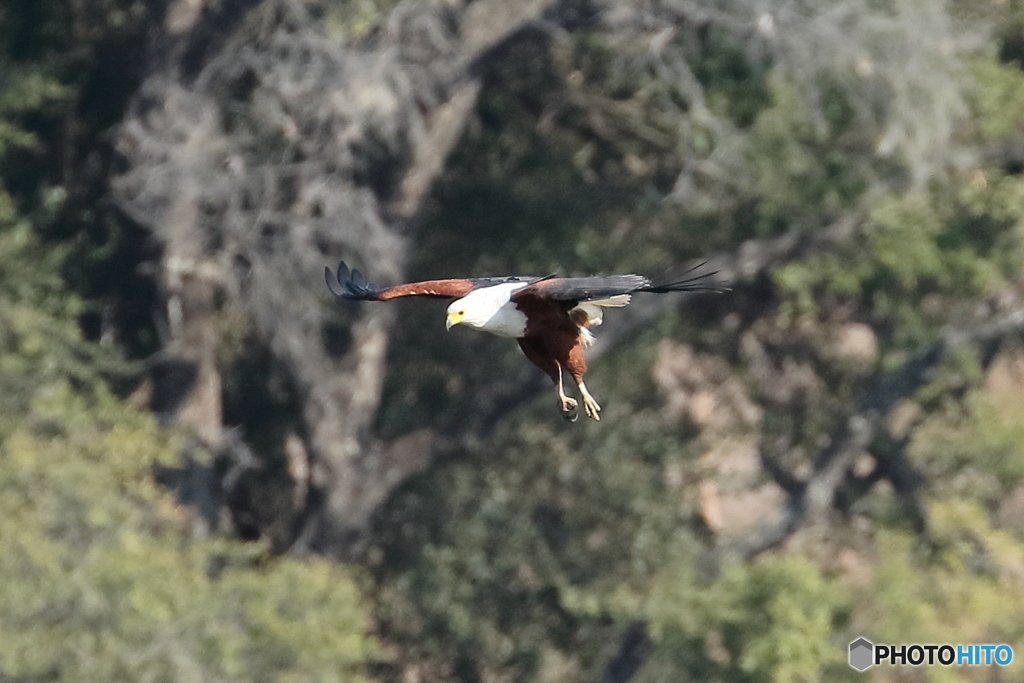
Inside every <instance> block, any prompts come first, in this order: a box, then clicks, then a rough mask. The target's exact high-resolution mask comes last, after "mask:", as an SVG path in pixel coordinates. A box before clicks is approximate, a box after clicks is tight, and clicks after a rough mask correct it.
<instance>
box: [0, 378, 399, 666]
mask: <svg viewBox="0 0 1024 683" xmlns="http://www.w3.org/2000/svg"><path fill="white" fill-rule="evenodd" d="M177 453H178V444H176V441H175V439H174V438H173V437H171V436H170V435H168V434H167V433H165V432H163V431H162V430H160V429H159V428H157V427H156V425H155V424H154V421H153V419H152V418H151V417H148V416H146V415H143V414H141V413H139V412H137V411H136V410H133V409H130V408H126V407H124V406H123V405H121V404H120V403H119V402H118V401H117V400H115V399H114V398H112V397H111V396H109V395H108V394H107V393H106V392H105V391H103V390H97V391H96V392H95V393H94V394H92V396H91V397H88V396H85V395H82V394H79V393H76V392H73V391H72V390H71V389H70V388H69V386H68V385H67V384H66V383H51V384H48V385H46V386H45V387H43V388H42V389H40V390H39V391H38V392H37V393H36V395H35V397H34V399H33V401H32V408H31V411H30V412H29V413H28V414H27V415H25V416H23V419H22V423H21V426H20V427H18V428H17V429H15V430H14V432H13V433H12V434H11V435H10V436H9V437H7V438H6V439H4V440H3V441H2V442H0V537H2V538H3V539H4V552H3V554H2V557H0V583H2V584H3V585H4V590H3V591H2V593H0V634H2V637H0V672H3V675H4V676H7V677H11V678H14V679H16V680H24V681H31V680H50V681H54V680H56V681H138V680H182V679H190V680H209V681H242V680H246V681H299V680H303V681H309V680H316V681H360V680H365V679H366V674H365V670H366V669H365V667H366V662H367V660H368V659H370V658H373V657H376V656H378V654H379V652H378V650H377V648H376V646H375V645H374V643H373V641H372V640H370V639H369V638H368V637H367V636H366V631H367V628H368V622H367V617H366V613H365V611H364V609H363V606H362V604H361V597H360V591H359V589H358V584H357V577H356V576H355V575H354V574H353V572H352V571H350V570H346V569H342V568H340V567H338V566H336V565H333V564H332V563H330V562H328V561H326V560H323V559H298V558H271V557H269V556H268V555H267V553H266V552H265V551H263V550H261V549H260V548H259V547H258V546H252V545H244V544H241V543H237V542H232V541H228V540H226V539H208V540H196V539H191V538H190V534H189V531H188V529H189V516H190V514H191V513H189V512H187V511H186V510H185V509H183V508H181V507H180V506H178V505H177V504H176V503H175V502H174V501H173V499H172V497H171V495H170V494H168V493H167V492H164V491H161V490H160V488H159V487H158V486H157V484H156V483H155V481H154V478H153V468H154V467H155V466H157V465H159V464H165V465H169V464H171V463H173V462H175V461H176V458H177Z"/></svg>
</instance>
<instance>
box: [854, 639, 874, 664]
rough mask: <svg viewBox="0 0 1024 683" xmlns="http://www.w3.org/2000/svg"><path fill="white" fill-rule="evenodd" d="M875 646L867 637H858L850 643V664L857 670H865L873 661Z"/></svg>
mask: <svg viewBox="0 0 1024 683" xmlns="http://www.w3.org/2000/svg"><path fill="white" fill-rule="evenodd" d="M874 654H875V646H874V644H873V643H872V642H871V641H870V640H868V639H867V638H858V639H857V640H855V641H853V642H852V643H850V666H852V667H853V668H854V669H856V670H857V671H865V670H867V668H868V667H870V666H871V665H872V664H873V663H874V662H873V661H872V660H873V659H874Z"/></svg>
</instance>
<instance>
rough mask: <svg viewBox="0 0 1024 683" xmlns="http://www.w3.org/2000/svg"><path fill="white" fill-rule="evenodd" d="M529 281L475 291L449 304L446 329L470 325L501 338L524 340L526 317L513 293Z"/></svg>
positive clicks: (507, 283) (508, 283)
mask: <svg viewBox="0 0 1024 683" xmlns="http://www.w3.org/2000/svg"><path fill="white" fill-rule="evenodd" d="M527 284H528V283H526V282H506V283H503V284H500V285H494V286H493V287H483V288H481V289H474V290H473V291H472V292H470V293H469V294H467V295H466V296H464V297H462V298H461V299H456V300H455V301H453V302H452V303H451V304H449V305H448V318H447V320H446V321H445V326H446V327H447V328H448V329H449V330H450V329H451V328H452V326H453V325H468V326H469V327H472V328H473V329H475V330H483V331H484V332H490V333H492V334H496V335H499V336H501V337H522V336H523V334H524V333H525V332H526V315H525V314H524V313H523V312H522V311H520V310H519V309H518V308H517V307H516V305H515V304H513V303H512V301H511V297H512V293H513V292H515V291H517V290H520V289H522V288H523V287H525V286H526V285H527Z"/></svg>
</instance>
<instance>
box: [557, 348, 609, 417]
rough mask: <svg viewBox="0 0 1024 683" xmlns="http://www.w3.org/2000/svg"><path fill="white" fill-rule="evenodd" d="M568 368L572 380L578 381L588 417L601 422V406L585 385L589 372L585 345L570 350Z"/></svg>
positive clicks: (577, 384)
mask: <svg viewBox="0 0 1024 683" xmlns="http://www.w3.org/2000/svg"><path fill="white" fill-rule="evenodd" d="M566 367H567V369H568V370H569V372H570V373H571V374H572V378H573V379H574V380H575V381H576V386H577V387H579V389H580V396H582V397H583V410H584V412H586V414H587V417H592V418H594V419H595V420H597V421H598V422H600V421H601V416H600V414H599V413H600V412H601V406H600V405H598V403H597V401H595V400H594V397H593V396H591V395H590V391H588V390H587V385H586V384H584V383H583V375H584V373H586V371H587V361H586V359H585V358H584V357H583V345H582V344H580V343H579V342H577V343H576V345H575V346H573V347H572V348H571V349H570V350H569V362H568V363H567V364H566Z"/></svg>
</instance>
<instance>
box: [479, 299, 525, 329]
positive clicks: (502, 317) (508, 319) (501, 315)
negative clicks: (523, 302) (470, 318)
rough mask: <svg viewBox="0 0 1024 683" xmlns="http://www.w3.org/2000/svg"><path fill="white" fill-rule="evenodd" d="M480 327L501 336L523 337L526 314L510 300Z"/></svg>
mask: <svg viewBox="0 0 1024 683" xmlns="http://www.w3.org/2000/svg"><path fill="white" fill-rule="evenodd" d="M479 329H481V330H483V331H484V332H490V333H491V334H496V335H498V336H499V337H522V336H523V335H524V334H526V315H524V314H523V312H522V311H520V310H519V309H518V308H516V305H515V304H514V303H512V302H511V301H509V302H507V303H506V304H504V305H503V306H501V307H500V308H499V309H498V310H497V311H495V312H494V315H492V316H491V317H490V318H489V319H488V320H487V321H486V322H485V323H484V324H483V325H482V326H481V327H480V328H479Z"/></svg>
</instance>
